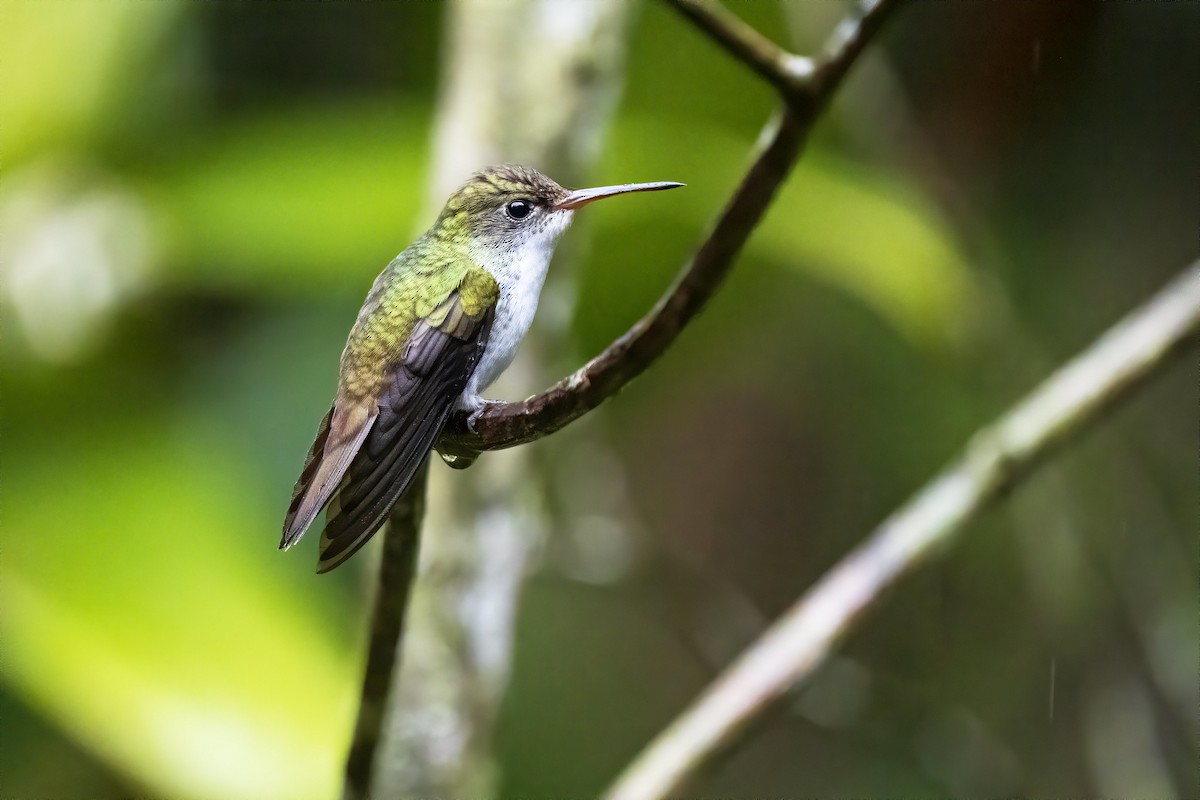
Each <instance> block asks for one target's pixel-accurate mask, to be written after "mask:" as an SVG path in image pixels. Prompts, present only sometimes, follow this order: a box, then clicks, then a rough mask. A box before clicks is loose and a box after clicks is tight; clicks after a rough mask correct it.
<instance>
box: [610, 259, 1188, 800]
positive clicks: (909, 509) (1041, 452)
mask: <svg viewBox="0 0 1200 800" xmlns="http://www.w3.org/2000/svg"><path fill="white" fill-rule="evenodd" d="M1198 333H1200V261H1198V262H1195V263H1193V264H1192V265H1191V266H1190V267H1188V268H1187V269H1186V270H1184V272H1183V274H1182V275H1180V276H1178V277H1177V278H1176V279H1175V280H1174V281H1172V282H1171V283H1170V284H1169V285H1168V286H1167V287H1166V288H1164V289H1163V290H1161V291H1160V292H1159V293H1158V294H1157V295H1156V296H1155V297H1153V298H1152V299H1151V300H1149V301H1148V302H1147V303H1145V304H1144V305H1143V306H1142V307H1140V308H1139V309H1137V310H1136V311H1134V312H1133V313H1132V314H1130V315H1129V316H1127V317H1126V318H1125V319H1124V320H1122V321H1121V322H1120V323H1118V324H1117V325H1116V326H1114V327H1113V328H1112V329H1110V330H1109V331H1108V332H1107V333H1106V334H1105V335H1104V336H1102V337H1101V338H1100V339H1099V340H1098V341H1096V342H1095V343H1094V344H1093V345H1092V346H1091V347H1089V348H1088V349H1087V350H1086V351H1084V352H1083V353H1082V354H1081V355H1079V356H1077V357H1076V358H1075V359H1074V360H1072V361H1071V362H1069V363H1068V364H1067V365H1066V366H1064V367H1062V368H1060V369H1059V370H1058V371H1057V372H1055V373H1054V374H1053V375H1051V376H1050V378H1048V379H1047V380H1046V381H1045V382H1044V383H1043V384H1042V385H1041V386H1040V387H1038V388H1037V389H1036V390H1035V391H1034V392H1033V393H1032V394H1031V395H1029V397H1027V398H1026V399H1025V400H1024V401H1022V402H1021V403H1020V404H1019V405H1017V406H1016V407H1015V408H1013V409H1012V410H1011V411H1009V412H1008V413H1007V414H1005V415H1004V416H1003V417H1001V418H1000V419H999V420H998V421H997V422H995V423H994V424H993V425H991V426H990V427H988V428H985V429H983V430H982V431H980V432H979V433H977V434H976V435H975V437H974V438H973V439H972V440H971V442H970V443H969V444H968V445H967V448H966V451H965V452H964V453H963V454H962V456H961V457H960V458H959V460H958V461H957V462H955V463H954V464H952V465H951V466H950V467H949V468H947V469H946V470H945V471H944V472H942V473H941V475H939V476H938V477H936V478H935V479H934V480H933V481H932V482H931V483H929V484H928V485H927V486H926V487H925V488H924V489H922V490H921V491H920V492H919V493H918V494H917V495H916V496H915V497H914V498H913V499H912V500H910V501H909V503H908V504H907V505H905V506H904V507H902V508H900V509H899V510H898V511H896V512H895V513H894V514H893V515H892V516H891V517H889V518H888V519H887V520H885V521H884V522H883V524H882V525H880V526H879V528H878V529H877V530H876V531H875V533H874V534H873V535H872V536H871V537H870V538H869V539H867V540H866V541H865V542H863V543H862V544H861V545H859V546H858V547H857V548H855V549H854V551H853V552H851V553H850V554H849V555H848V556H846V557H845V558H844V559H842V561H841V562H840V563H839V564H838V565H837V566H835V567H834V568H833V569H831V570H829V571H828V572H827V573H825V575H824V577H822V578H821V580H820V581H818V583H817V584H816V585H814V586H813V587H812V588H811V589H810V590H809V591H808V592H807V593H806V594H805V595H804V596H803V597H801V598H800V600H799V601H797V603H796V604H795V605H794V606H792V608H791V609H790V610H789V611H788V612H787V613H786V614H785V615H784V616H783V617H782V618H781V619H779V621H777V622H776V623H775V624H774V625H773V626H772V627H771V628H770V629H769V630H768V631H767V632H766V633H765V634H764V635H763V636H762V637H761V638H759V640H758V641H757V642H756V643H755V644H753V645H752V646H751V647H750V648H749V649H748V650H746V651H745V652H744V653H743V654H742V656H741V657H740V658H739V659H738V660H737V661H736V662H735V663H734V664H733V666H731V667H730V668H729V669H728V670H726V671H725V673H724V674H723V675H721V676H720V677H719V678H718V679H717V680H716V681H715V682H714V683H713V684H712V685H711V686H710V687H709V688H708V690H707V691H706V692H705V693H704V694H703V695H702V696H701V697H700V699H699V700H697V701H696V703H695V704H694V705H693V706H692V707H691V708H689V709H688V710H687V711H685V712H684V713H683V715H682V716H680V717H679V718H678V719H676V721H675V722H674V723H672V724H671V726H670V727H669V728H667V729H666V730H665V731H664V732H663V733H661V734H660V735H659V736H658V738H657V739H656V740H655V741H654V742H653V743H652V744H651V745H650V746H649V747H648V748H647V749H646V750H644V751H643V752H642V755H641V756H639V758H638V759H637V760H636V761H635V762H634V763H633V764H632V765H631V766H630V767H629V769H627V770H626V772H625V773H624V774H623V775H622V776H621V777H620V778H619V779H618V781H617V783H616V785H615V786H614V787H613V788H612V790H611V791H610V793H609V794H608V800H660V798H666V797H669V796H679V795H680V792H681V789H682V787H683V785H684V783H685V782H686V781H687V780H688V779H689V778H690V777H691V776H693V775H694V774H695V773H696V772H697V770H699V769H700V767H701V766H702V765H703V764H705V763H706V762H708V761H709V760H710V759H711V758H712V756H713V755H714V754H715V753H716V752H717V751H719V750H720V749H721V748H723V747H725V746H728V745H729V744H730V743H731V742H732V741H733V740H734V739H735V738H736V737H737V736H738V735H739V734H740V733H741V732H742V731H743V730H744V729H745V728H746V726H747V724H748V723H749V722H750V721H751V720H752V719H754V718H756V717H758V716H760V715H761V714H762V713H763V712H764V711H765V710H766V709H767V708H769V707H770V706H771V705H772V704H773V703H774V702H775V701H776V700H778V699H779V698H780V697H781V696H782V695H784V694H785V693H786V692H788V691H789V690H790V689H792V688H793V687H795V686H796V684H797V682H799V681H802V680H804V679H806V678H808V677H809V676H810V675H812V673H813V672H814V670H815V669H816V668H817V667H818V666H820V664H821V663H822V662H823V661H824V660H825V658H826V657H827V656H828V655H829V653H830V651H831V650H832V649H833V648H834V647H835V646H836V645H837V644H838V642H840V641H841V640H842V639H843V638H844V637H845V636H846V635H847V634H849V633H850V632H851V631H852V630H853V629H854V628H855V627H856V626H857V624H858V623H859V621H860V620H861V619H862V616H863V615H864V613H865V612H867V611H869V610H870V609H871V608H872V607H873V606H874V605H876V604H877V603H878V601H879V599H880V597H881V595H882V593H883V592H884V590H886V589H887V588H889V587H890V586H891V585H892V584H894V583H895V582H896V581H898V580H899V579H900V578H902V577H904V576H905V575H907V574H909V573H911V572H913V571H915V570H916V569H917V567H918V566H919V565H920V564H921V563H922V562H923V560H924V559H925V558H926V557H928V556H929V555H930V553H931V552H932V551H933V550H934V549H935V548H937V547H940V546H944V545H946V544H948V543H950V542H951V541H953V540H954V539H955V538H957V537H958V536H960V535H961V534H962V532H963V531H964V529H965V528H966V527H967V525H968V524H969V523H971V522H973V521H974V520H975V519H976V518H977V517H979V516H980V515H981V514H982V513H983V512H984V511H986V510H987V509H988V508H990V507H991V506H992V505H994V504H995V503H996V502H997V501H999V500H1000V499H1001V498H1002V497H1003V496H1004V494H1005V492H1006V491H1007V490H1008V489H1010V488H1011V487H1012V486H1014V485H1015V484H1016V483H1018V482H1019V481H1020V480H1021V479H1022V478H1024V477H1025V476H1026V475H1028V474H1029V472H1030V471H1031V470H1032V468H1033V467H1035V466H1036V465H1037V464H1038V463H1039V462H1040V461H1041V460H1043V459H1044V458H1045V457H1046V456H1047V455H1049V454H1050V453H1051V452H1052V451H1053V450H1054V449H1055V448H1056V447H1058V446H1059V445H1061V444H1062V443H1063V442H1065V441H1066V440H1067V439H1069V438H1070V437H1071V436H1074V435H1076V434H1078V433H1080V432H1081V431H1082V430H1084V429H1085V428H1086V427H1088V426H1089V425H1092V424H1095V423H1096V422H1097V421H1098V420H1099V419H1100V417H1101V416H1102V415H1103V413H1104V412H1105V411H1107V410H1108V409H1110V408H1111V407H1112V406H1113V405H1115V404H1116V403H1117V402H1118V401H1120V400H1122V399H1124V398H1125V397H1127V396H1128V395H1129V394H1131V393H1132V391H1133V390H1134V389H1136V388H1137V387H1139V386H1141V385H1143V384H1144V383H1146V381H1147V380H1148V379H1149V378H1150V377H1151V376H1152V375H1153V374H1154V373H1155V372H1156V371H1158V370H1159V369H1160V368H1162V367H1163V366H1164V365H1165V364H1166V363H1167V361H1168V358H1169V356H1171V355H1172V354H1174V353H1177V352H1179V351H1180V350H1182V349H1184V348H1185V347H1186V346H1187V345H1189V344H1192V343H1194V339H1195V336H1196V335H1197V334H1198Z"/></svg>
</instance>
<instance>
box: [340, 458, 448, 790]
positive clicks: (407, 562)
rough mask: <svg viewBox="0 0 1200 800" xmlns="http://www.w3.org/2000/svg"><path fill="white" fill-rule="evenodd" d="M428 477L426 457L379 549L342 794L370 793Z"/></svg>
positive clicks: (395, 509) (394, 512)
mask: <svg viewBox="0 0 1200 800" xmlns="http://www.w3.org/2000/svg"><path fill="white" fill-rule="evenodd" d="M428 479H429V462H428V460H427V461H426V462H425V465H424V466H423V467H421V469H420V470H419V471H418V472H417V474H416V476H415V477H414V478H413V482H412V486H410V487H409V490H408V491H407V492H405V493H404V495H403V496H402V497H401V498H400V501H399V502H398V503H396V505H395V506H394V507H393V508H392V512H391V514H389V515H388V522H387V529H386V530H385V531H384V536H383V551H382V553H381V554H380V564H379V585H378V586H376V587H375V605H374V608H373V609H372V611H371V624H370V628H369V630H370V632H371V634H370V637H371V638H370V641H369V642H368V644H367V663H366V666H365V667H364V670H363V683H362V695H361V697H360V699H359V704H358V719H357V721H356V722H355V724H354V738H353V740H352V741H351V743H350V752H349V755H348V756H347V757H346V781H345V789H344V794H343V797H344V800H359V798H366V797H368V795H369V792H370V787H371V776H372V775H373V774H374V773H375V758H376V754H377V753H378V751H379V742H380V740H381V739H382V738H383V724H384V716H385V714H386V711H387V703H388V693H389V689H390V686H391V682H392V674H393V671H394V670H395V668H396V660H397V659H398V658H399V655H400V648H401V646H402V644H403V642H404V619H405V614H406V611H407V610H408V601H409V597H410V596H411V595H412V583H413V575H414V574H415V573H416V568H417V554H418V552H419V551H420V536H421V517H422V516H423V515H424V513H425V485H426V483H427V482H428Z"/></svg>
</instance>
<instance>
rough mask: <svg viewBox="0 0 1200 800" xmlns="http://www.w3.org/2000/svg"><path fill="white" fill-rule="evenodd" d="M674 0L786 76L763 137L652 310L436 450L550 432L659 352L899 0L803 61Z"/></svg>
mask: <svg viewBox="0 0 1200 800" xmlns="http://www.w3.org/2000/svg"><path fill="white" fill-rule="evenodd" d="M671 2H672V3H673V4H674V5H675V6H676V7H677V8H679V9H680V10H681V11H683V13H684V14H685V15H686V16H687V17H688V18H689V19H692V20H693V21H695V22H696V23H697V24H698V25H700V26H701V27H702V28H703V29H704V30H705V31H706V32H708V33H709V34H710V35H711V36H713V37H714V38H715V39H716V40H717V41H718V42H720V43H721V44H722V45H724V46H725V47H726V48H727V49H729V50H730V51H731V52H733V53H734V54H735V55H737V56H738V57H739V58H741V59H742V60H743V61H746V62H747V63H749V64H750V65H751V66H752V67H753V68H754V69H755V71H756V72H758V73H759V74H764V73H766V75H765V76H766V77H768V79H769V80H772V82H773V83H775V85H777V86H779V85H780V83H779V81H782V80H783V79H784V78H785V77H786V79H787V80H786V83H787V85H788V87H789V89H788V92H787V94H786V95H785V99H786V100H788V102H785V104H784V106H783V109H782V111H781V112H780V113H779V115H778V117H777V118H776V119H775V120H773V121H772V122H771V123H769V124H768V126H767V130H766V131H765V133H766V136H765V137H763V138H765V139H766V141H767V143H766V145H765V146H763V148H762V149H761V151H760V152H759V153H758V156H757V157H756V158H755V160H754V163H753V165H752V166H751V167H750V170H749V171H748V172H747V173H746V176H745V177H744V178H743V179H742V182H741V184H740V185H739V186H738V187H737V189H736V190H735V191H734V193H733V196H732V197H731V198H730V200H729V202H728V203H727V204H726V206H725V208H724V209H723V210H722V212H721V214H720V216H718V218H717V221H716V223H715V224H714V225H713V227H712V230H711V231H710V232H709V234H708V236H707V237H706V238H705V240H704V242H703V243H702V244H701V245H700V247H699V249H698V250H697V251H696V255H695V256H694V257H693V258H692V260H691V262H690V263H689V264H688V265H687V266H686V267H685V268H684V270H683V272H682V273H681V275H680V276H679V278H677V279H676V281H675V283H674V285H673V286H672V287H671V289H669V290H668V292H667V293H666V294H665V295H664V296H663V297H662V298H661V299H660V300H659V301H658V303H657V304H656V305H655V306H654V308H653V309H652V310H651V311H650V312H649V313H648V314H647V315H646V316H644V317H643V318H642V319H640V320H638V321H637V322H636V323H635V324H634V325H633V327H632V328H630V329H629V330H628V331H627V332H626V333H625V334H624V335H622V336H621V337H620V338H618V339H617V340H616V341H614V342H613V343H612V344H611V345H609V346H608V348H607V349H605V350H604V352H602V353H600V354H599V355H598V356H596V357H595V358H593V359H592V360H591V361H589V362H588V363H587V364H585V365H584V366H583V367H581V368H580V369H578V370H576V371H575V372H574V373H573V374H571V375H568V376H567V377H566V378H563V379H562V380H561V381H559V382H558V383H557V384H555V385H554V386H552V387H550V388H549V389H547V390H546V391H544V392H542V393H541V394H538V395H535V396H533V397H530V398H528V399H526V400H523V401H521V402H516V403H489V404H488V405H487V406H486V407H485V408H484V410H483V413H482V414H481V415H480V417H479V418H478V419H477V420H476V422H475V430H474V432H472V431H470V430H468V428H467V425H466V415H465V414H462V413H460V414H457V415H455V418H454V419H453V420H452V422H451V424H450V425H449V426H448V427H447V429H446V432H445V433H443V434H442V437H441V439H439V441H438V449H439V450H440V451H441V452H442V453H443V454H446V455H451V456H466V457H470V456H472V455H473V454H475V453H479V452H481V451H484V450H499V449H503V448H506V447H513V446H516V445H519V444H525V443H527V442H532V441H536V440H537V439H540V438H542V437H543V436H548V435H549V434H551V433H554V432H555V431H557V430H560V429H562V428H563V427H565V426H566V425H568V424H570V423H571V422H573V421H575V420H577V419H579V418H580V417H582V416H583V415H584V414H586V413H587V412H589V411H591V410H592V409H594V408H596V407H597V406H599V405H600V404H601V403H603V402H604V401H605V400H607V399H608V398H609V397H612V396H613V395H614V394H616V393H617V392H618V391H620V390H621V389H622V388H624V386H625V385H626V384H627V383H629V382H630V381H631V380H633V379H634V378H636V377H637V376H638V375H640V374H641V373H642V372H644V371H645V370H646V368H647V367H648V366H650V365H651V364H652V363H654V361H655V360H657V359H658V357H659V356H661V355H662V354H663V353H664V352H666V350H667V348H669V347H670V346H671V344H672V343H674V341H675V339H676V338H677V337H678V336H679V334H680V333H681V332H682V331H683V329H684V327H686V326H687V324H688V322H689V321H691V319H692V318H693V317H694V316H695V315H696V314H697V313H698V312H699V311H700V309H701V308H703V307H704V304H705V303H706V302H708V300H709V298H711V297H712V296H713V294H714V293H715V292H716V290H717V289H718V288H719V286H720V284H721V280H722V279H723V278H724V277H725V275H726V274H727V273H728V272H729V270H730V268H731V267H732V266H733V262H734V259H735V258H736V257H737V255H738V253H739V252H740V251H741V249H742V246H743V245H744V244H745V243H746V240H747V239H748V238H749V236H750V232H751V231H753V230H754V228H755V227H756V226H757V225H758V223H759V221H760V220H761V219H762V217H763V214H765V213H766V210H767V208H768V207H769V206H770V204H771V200H772V199H773V198H774V196H775V192H776V191H777V190H778V189H779V187H780V186H781V185H782V184H783V182H784V180H786V178H787V176H788V174H789V173H790V172H791V168H792V165H793V164H794V163H795V161H796V158H797V157H798V156H799V155H800V151H801V149H802V148H803V146H804V143H805V141H806V140H807V138H808V135H809V133H810V132H811V131H812V128H813V126H814V124H815V123H816V120H817V118H818V117H819V116H820V112H821V111H822V110H823V108H824V106H825V104H826V103H827V102H828V99H829V98H830V97H831V96H832V94H833V92H834V90H835V89H836V88H837V87H838V86H839V85H840V83H841V81H842V79H843V78H844V77H845V76H846V73H847V72H848V70H849V68H850V66H851V65H852V64H853V63H854V61H855V59H857V57H858V56H859V54H860V53H861V52H862V50H863V47H864V46H865V45H866V43H867V42H868V41H869V40H870V38H871V37H872V36H873V35H874V34H875V33H876V32H877V31H878V30H879V28H880V25H881V24H882V22H883V19H884V16H885V13H886V11H887V10H888V9H890V8H892V7H895V5H896V4H895V3H894V2H890V0H868V2H867V3H865V4H864V5H863V7H862V8H863V10H862V11H861V12H860V13H859V14H858V15H857V16H855V17H852V18H850V19H849V20H847V21H844V22H842V23H841V24H840V25H839V26H838V28H837V30H836V31H835V33H834V35H833V36H832V37H831V39H830V42H829V44H828V45H827V46H826V48H825V53H824V55H822V56H821V57H820V58H818V59H817V60H816V62H815V63H812V64H810V63H809V62H808V61H807V59H802V57H800V56H793V55H791V54H787V53H783V51H780V50H778V49H777V48H775V45H773V44H771V43H770V42H769V41H768V40H767V39H765V38H764V37H761V36H760V35H759V34H757V33H753V34H751V33H750V32H749V31H750V29H749V28H748V27H747V26H746V25H745V23H742V22H741V21H740V20H737V19H736V18H735V17H733V15H732V14H730V13H729V12H728V11H725V10H724V9H720V7H719V6H715V5H712V4H710V3H708V2H700V1H699V0H671ZM718 9H720V10H718ZM768 48H770V49H769V50H768ZM780 54H782V55H780ZM796 59H801V60H802V61H804V62H805V63H806V64H807V66H806V67H805V69H804V71H803V74H800V73H797V74H796V75H791V74H790V73H788V72H787V70H788V69H790V68H791V67H789V66H787V65H789V64H792V65H794V64H795V63H799V62H798V61H796Z"/></svg>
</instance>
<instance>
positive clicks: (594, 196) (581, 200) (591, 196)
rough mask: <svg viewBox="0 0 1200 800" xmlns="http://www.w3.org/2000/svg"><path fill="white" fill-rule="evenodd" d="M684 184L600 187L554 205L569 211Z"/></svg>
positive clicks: (662, 182) (628, 184)
mask: <svg viewBox="0 0 1200 800" xmlns="http://www.w3.org/2000/svg"><path fill="white" fill-rule="evenodd" d="M683 185H684V184H682V183H675V182H674V181H656V182H654V183H622V184H621V185H620V186H598V187H596V188H595V189H576V190H575V191H573V192H571V193H570V194H568V195H567V196H566V197H564V198H563V199H562V200H559V201H558V202H557V203H555V204H554V210H555V211H567V210H571V209H576V208H579V207H581V206H586V205H587V204H588V203H590V202H592V201H593V200H603V199H604V198H605V197H615V196H616V195H619V194H628V193H630V192H661V191H662V190H663V189H678V188H679V187H680V186H683Z"/></svg>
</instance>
